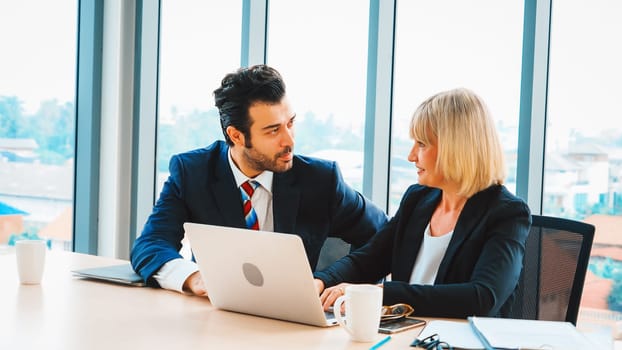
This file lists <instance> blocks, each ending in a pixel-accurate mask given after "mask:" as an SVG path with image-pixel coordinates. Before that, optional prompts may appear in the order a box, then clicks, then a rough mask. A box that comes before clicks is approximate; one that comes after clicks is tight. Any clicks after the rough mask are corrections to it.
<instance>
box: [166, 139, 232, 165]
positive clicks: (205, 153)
mask: <svg viewBox="0 0 622 350" xmlns="http://www.w3.org/2000/svg"><path fill="white" fill-rule="evenodd" d="M227 149H228V146H227V144H226V143H225V142H224V141H220V140H219V141H215V142H214V143H212V144H211V145H209V146H206V147H202V148H197V149H193V150H190V151H186V152H182V153H178V154H176V155H174V156H173V158H178V159H180V160H182V161H184V162H209V161H212V160H216V159H219V157H220V155H221V154H223V152H226V151H227Z"/></svg>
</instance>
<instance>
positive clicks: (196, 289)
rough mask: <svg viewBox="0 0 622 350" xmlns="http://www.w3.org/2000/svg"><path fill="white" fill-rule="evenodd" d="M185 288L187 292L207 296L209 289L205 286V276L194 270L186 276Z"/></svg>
mask: <svg viewBox="0 0 622 350" xmlns="http://www.w3.org/2000/svg"><path fill="white" fill-rule="evenodd" d="M183 288H184V291H185V292H189V293H192V294H195V295H202V296H207V289H206V288H205V283H203V278H202V277H201V274H200V273H199V271H196V272H194V273H193V274H192V275H190V276H188V278H186V281H185V282H184V287H183Z"/></svg>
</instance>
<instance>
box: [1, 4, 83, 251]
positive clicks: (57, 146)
mask: <svg viewBox="0 0 622 350" xmlns="http://www.w3.org/2000/svg"><path fill="white" fill-rule="evenodd" d="M77 13H78V11H77V1H76V0H65V1H36V0H25V1H17V2H14V1H5V2H0V33H2V34H1V36H2V54H0V77H1V78H0V179H2V180H0V247H2V246H6V245H7V244H9V245H11V244H12V243H13V242H14V241H15V240H17V239H22V238H34V237H39V238H44V239H47V240H48V242H49V244H50V246H52V247H54V248H60V249H66V250H70V249H71V241H72V234H73V179H74V177H73V174H74V164H73V162H74V154H75V149H74V143H75V111H74V109H75V108H74V106H75V86H76V38H77Z"/></svg>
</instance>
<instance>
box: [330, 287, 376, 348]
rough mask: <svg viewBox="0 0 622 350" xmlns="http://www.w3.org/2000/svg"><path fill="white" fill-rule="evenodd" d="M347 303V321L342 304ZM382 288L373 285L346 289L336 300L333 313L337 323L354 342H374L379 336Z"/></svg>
mask: <svg viewBox="0 0 622 350" xmlns="http://www.w3.org/2000/svg"><path fill="white" fill-rule="evenodd" d="M344 302H345V313H346V315H345V320H344V319H343V317H342V316H341V304H343V303H344ZM381 310H382V288H380V287H378V286H375V285H371V284H357V285H351V286H348V287H346V289H345V294H344V295H342V296H340V297H339V298H337V300H335V304H334V305H333V312H334V313H335V318H336V319H337V322H339V324H340V325H341V326H342V327H343V328H344V329H345V330H346V331H348V333H350V335H351V336H352V340H354V341H360V342H372V341H374V340H375V339H376V337H377V336H378V326H379V325H380V312H381Z"/></svg>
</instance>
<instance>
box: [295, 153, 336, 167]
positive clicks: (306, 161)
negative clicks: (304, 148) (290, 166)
mask: <svg viewBox="0 0 622 350" xmlns="http://www.w3.org/2000/svg"><path fill="white" fill-rule="evenodd" d="M335 165H336V162H335V161H333V160H328V159H322V158H316V157H309V156H303V155H300V154H297V155H295V156H294V167H296V166H298V167H303V168H309V169H332V168H334V167H335Z"/></svg>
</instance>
